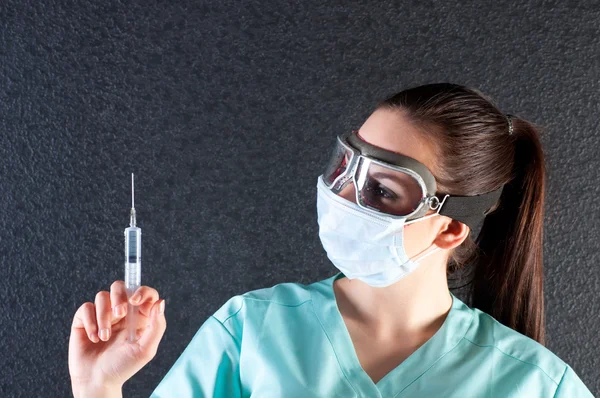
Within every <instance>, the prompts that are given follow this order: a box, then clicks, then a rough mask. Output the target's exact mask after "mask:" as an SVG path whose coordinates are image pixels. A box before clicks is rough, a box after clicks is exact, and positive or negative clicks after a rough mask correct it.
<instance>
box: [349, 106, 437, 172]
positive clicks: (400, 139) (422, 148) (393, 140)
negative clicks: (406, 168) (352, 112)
mask: <svg viewBox="0 0 600 398" xmlns="http://www.w3.org/2000/svg"><path fill="white" fill-rule="evenodd" d="M358 134H359V135H360V137H361V138H362V139H363V140H364V141H366V142H368V143H369V144H371V145H375V146H378V147H380V148H383V149H386V150H388V151H392V152H396V153H399V154H401V155H404V156H408V157H411V158H413V159H416V160H418V161H419V162H421V163H423V164H424V165H425V166H427V167H428V168H429V169H431V168H432V166H433V151H432V150H431V146H430V145H429V144H428V143H427V141H426V140H425V138H424V136H423V133H421V132H420V131H419V129H418V128H417V127H416V126H414V125H413V124H411V123H409V122H408V120H407V119H406V118H405V117H404V116H403V114H402V113H401V112H400V111H397V110H387V109H378V110H376V111H375V112H373V113H372V114H371V116H369V118H368V119H367V120H366V121H365V122H364V123H363V125H362V126H361V127H360V129H359V131H358Z"/></svg>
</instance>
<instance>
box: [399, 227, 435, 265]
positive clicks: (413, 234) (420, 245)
mask: <svg viewBox="0 0 600 398" xmlns="http://www.w3.org/2000/svg"><path fill="white" fill-rule="evenodd" d="M433 239H434V236H433V225H432V224H431V219H427V220H423V221H417V222H415V223H413V224H409V225H407V226H405V227H404V250H405V251H406V254H407V255H408V256H409V257H413V256H416V255H417V254H419V253H421V252H422V251H423V250H425V249H427V248H428V247H429V246H431V243H432V242H433Z"/></svg>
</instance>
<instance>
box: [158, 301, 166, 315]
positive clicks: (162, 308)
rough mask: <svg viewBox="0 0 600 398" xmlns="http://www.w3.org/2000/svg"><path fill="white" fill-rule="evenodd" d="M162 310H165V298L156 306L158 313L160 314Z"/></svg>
mask: <svg viewBox="0 0 600 398" xmlns="http://www.w3.org/2000/svg"><path fill="white" fill-rule="evenodd" d="M163 312H165V300H163V301H161V303H160V305H159V306H158V315H162V313H163Z"/></svg>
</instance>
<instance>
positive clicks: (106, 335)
mask: <svg viewBox="0 0 600 398" xmlns="http://www.w3.org/2000/svg"><path fill="white" fill-rule="evenodd" d="M109 336H110V330H108V329H106V328H105V329H100V340H102V341H106V340H108V338H109Z"/></svg>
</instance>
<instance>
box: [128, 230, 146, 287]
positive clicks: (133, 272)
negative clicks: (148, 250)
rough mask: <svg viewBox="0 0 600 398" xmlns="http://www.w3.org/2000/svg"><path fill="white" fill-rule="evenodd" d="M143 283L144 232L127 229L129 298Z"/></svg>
mask: <svg viewBox="0 0 600 398" xmlns="http://www.w3.org/2000/svg"><path fill="white" fill-rule="evenodd" d="M141 281H142V230H141V229H140V228H138V227H129V228H126V229H125V288H126V289H127V296H128V297H129V296H130V295H131V294H133V293H134V292H135V290H136V289H137V288H139V287H140V284H141Z"/></svg>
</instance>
